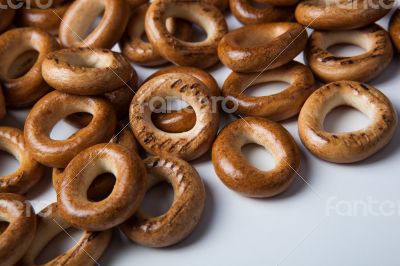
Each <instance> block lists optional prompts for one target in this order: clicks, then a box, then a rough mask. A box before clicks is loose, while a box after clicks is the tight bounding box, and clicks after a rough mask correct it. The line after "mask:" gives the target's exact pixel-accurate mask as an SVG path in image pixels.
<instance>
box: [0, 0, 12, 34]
mask: <svg viewBox="0 0 400 266" xmlns="http://www.w3.org/2000/svg"><path fill="white" fill-rule="evenodd" d="M0 5H1V6H4V5H7V0H0ZM7 6H8V5H7ZM14 16H15V9H13V8H10V7H8V8H5V9H4V8H0V18H1V19H0V33H2V32H3V31H5V30H6V29H7V28H8V27H9V26H10V24H11V23H12V21H13V19H14Z"/></svg>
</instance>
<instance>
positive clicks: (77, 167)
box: [57, 143, 146, 231]
mask: <svg viewBox="0 0 400 266" xmlns="http://www.w3.org/2000/svg"><path fill="white" fill-rule="evenodd" d="M87 162H91V163H90V164H87ZM103 173H111V174H114V176H115V179H116V182H115V186H114V189H113V191H112V192H111V194H110V195H109V196H108V197H107V198H106V199H104V200H102V201H99V202H90V201H89V200H88V198H87V190H88V188H89V186H90V184H91V183H92V182H93V180H94V179H95V178H96V177H97V176H98V175H100V174H103ZM145 175H146V168H145V166H144V164H143V162H142V161H141V159H140V157H139V156H138V155H137V154H136V153H134V152H131V151H130V150H128V149H127V148H125V147H123V146H121V145H119V144H110V143H108V144H98V145H95V146H93V147H90V148H88V149H86V150H84V151H83V152H81V153H79V154H78V155H77V156H76V157H75V158H74V159H72V161H71V162H70V163H69V164H68V166H67V168H66V169H65V171H64V178H63V181H62V183H61V189H60V191H59V194H58V195H57V201H58V204H59V207H60V213H61V215H62V217H63V218H64V219H65V220H67V221H68V222H69V223H71V224H72V225H73V226H75V227H77V228H81V229H85V230H90V231H101V230H106V229H109V228H112V227H115V226H117V225H119V224H121V223H122V222H124V221H126V220H127V219H128V218H129V217H131V216H132V215H133V214H134V213H135V212H136V210H137V209H138V208H139V206H140V203H141V202H142V200H143V197H144V194H145V190H146V179H145Z"/></svg>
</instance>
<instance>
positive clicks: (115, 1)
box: [59, 0, 130, 49]
mask: <svg viewBox="0 0 400 266" xmlns="http://www.w3.org/2000/svg"><path fill="white" fill-rule="evenodd" d="M102 12H104V14H103V16H102V18H101V21H100V22H99V24H98V25H97V27H96V28H95V29H94V30H93V31H91V32H90V31H89V30H90V26H91V25H92V23H93V22H94V21H95V20H96V18H97V17H98V16H99V15H101V14H102ZM129 14H130V10H129V5H128V3H127V2H126V1H125V0H75V1H74V2H73V3H72V5H71V6H70V8H68V10H67V12H66V13H65V14H64V17H63V20H62V22H61V24H60V30H59V37H60V41H61V44H62V45H63V46H65V47H72V46H73V47H91V48H109V49H111V47H113V46H114V44H115V43H117V42H118V41H119V39H120V38H121V36H122V34H123V33H124V31H125V27H126V25H127V23H128V20H129Z"/></svg>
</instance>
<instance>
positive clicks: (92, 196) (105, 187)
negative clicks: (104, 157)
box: [86, 173, 116, 202]
mask: <svg viewBox="0 0 400 266" xmlns="http://www.w3.org/2000/svg"><path fill="white" fill-rule="evenodd" d="M115 182H116V178H115V176H114V175H113V174H111V173H104V174H101V175H99V176H97V177H96V178H95V179H94V180H93V182H92V184H90V186H89V188H88V190H87V192H86V193H87V198H88V200H89V201H92V202H99V201H102V200H104V199H106V198H107V197H108V196H110V194H111V192H112V191H113V189H114V185H115Z"/></svg>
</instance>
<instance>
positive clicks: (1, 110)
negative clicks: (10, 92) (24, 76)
mask: <svg viewBox="0 0 400 266" xmlns="http://www.w3.org/2000/svg"><path fill="white" fill-rule="evenodd" d="M6 114H7V111H6V103H5V101H4V95H3V90H2V89H1V85H0V120H1V119H3V118H4V117H5V116H6Z"/></svg>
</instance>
